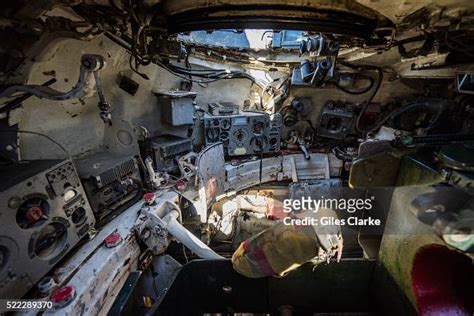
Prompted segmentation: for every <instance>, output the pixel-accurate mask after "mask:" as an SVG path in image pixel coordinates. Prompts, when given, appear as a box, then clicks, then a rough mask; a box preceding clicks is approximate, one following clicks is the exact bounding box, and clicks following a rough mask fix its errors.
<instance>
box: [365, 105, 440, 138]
mask: <svg viewBox="0 0 474 316" xmlns="http://www.w3.org/2000/svg"><path fill="white" fill-rule="evenodd" d="M427 102H428V101H427V100H425V101H415V102H414V103H410V104H408V105H405V106H402V107H400V108H398V109H396V110H394V111H392V112H390V113H389V114H387V115H386V116H385V117H384V118H382V119H381V120H380V121H379V122H377V123H376V124H375V125H374V126H373V127H371V128H370V129H369V130H368V131H367V133H370V132H373V131H375V130H377V129H379V128H380V127H382V125H383V124H385V123H386V122H387V121H388V120H390V119H393V118H395V117H397V116H399V115H400V114H403V113H404V112H406V111H409V110H412V109H415V108H418V107H427V108H429V107H430V106H433V105H434V104H435V105H437V106H438V109H437V112H436V116H435V119H434V120H433V121H432V122H431V123H430V125H429V126H428V127H427V128H426V129H425V132H426V131H429V130H431V129H432V128H433V126H434V125H435V124H436V122H437V121H438V120H439V119H440V118H441V113H442V112H443V110H444V109H445V106H444V105H445V104H443V103H442V102H440V103H432V104H428V103H427Z"/></svg>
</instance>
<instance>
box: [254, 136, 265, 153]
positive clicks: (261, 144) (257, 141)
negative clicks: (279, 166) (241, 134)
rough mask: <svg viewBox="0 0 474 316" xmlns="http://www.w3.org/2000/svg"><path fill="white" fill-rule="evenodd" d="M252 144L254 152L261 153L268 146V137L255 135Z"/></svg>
mask: <svg viewBox="0 0 474 316" xmlns="http://www.w3.org/2000/svg"><path fill="white" fill-rule="evenodd" d="M250 146H252V149H253V151H254V152H256V153H259V152H262V151H265V147H266V146H267V138H266V137H265V136H254V137H253V138H252V139H251V140H250Z"/></svg>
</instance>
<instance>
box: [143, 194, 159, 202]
mask: <svg viewBox="0 0 474 316" xmlns="http://www.w3.org/2000/svg"><path fill="white" fill-rule="evenodd" d="M155 198H156V195H155V193H151V192H150V193H145V194H143V199H144V200H145V201H147V202H149V201H154V200H155Z"/></svg>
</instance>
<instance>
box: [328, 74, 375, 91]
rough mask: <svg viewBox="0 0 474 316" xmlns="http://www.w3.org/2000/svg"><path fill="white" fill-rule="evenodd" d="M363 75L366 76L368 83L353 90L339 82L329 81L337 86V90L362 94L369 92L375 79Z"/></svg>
mask: <svg viewBox="0 0 474 316" xmlns="http://www.w3.org/2000/svg"><path fill="white" fill-rule="evenodd" d="M364 77H366V78H367V79H368V80H369V81H370V84H369V85H368V86H367V87H366V88H361V89H354V90H352V89H347V88H345V87H342V86H341V85H339V82H332V81H330V82H331V83H333V84H334V85H335V86H336V88H338V89H339V90H341V91H343V92H345V93H348V94H353V95H359V94H364V93H367V92H369V91H370V90H371V89H372V88H373V87H374V84H375V80H374V78H372V77H371V76H364Z"/></svg>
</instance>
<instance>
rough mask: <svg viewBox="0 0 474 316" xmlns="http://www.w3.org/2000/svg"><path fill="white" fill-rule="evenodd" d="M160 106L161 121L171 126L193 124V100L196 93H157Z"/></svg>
mask: <svg viewBox="0 0 474 316" xmlns="http://www.w3.org/2000/svg"><path fill="white" fill-rule="evenodd" d="M155 95H156V96H157V97H158V104H159V105H160V106H161V121H162V122H165V123H168V124H171V125H173V126H181V125H192V124H194V99H195V98H196V92H185V91H168V92H159V93H158V92H157V93H155Z"/></svg>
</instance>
